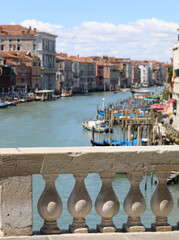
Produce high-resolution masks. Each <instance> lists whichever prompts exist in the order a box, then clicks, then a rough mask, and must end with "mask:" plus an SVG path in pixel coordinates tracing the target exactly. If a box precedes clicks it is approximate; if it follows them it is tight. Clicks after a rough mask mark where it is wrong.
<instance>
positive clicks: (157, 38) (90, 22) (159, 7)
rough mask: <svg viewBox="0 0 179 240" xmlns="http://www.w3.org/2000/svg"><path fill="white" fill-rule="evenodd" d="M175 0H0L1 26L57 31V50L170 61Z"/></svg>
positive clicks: (178, 22) (178, 5)
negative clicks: (13, 25) (7, 0)
mask: <svg viewBox="0 0 179 240" xmlns="http://www.w3.org/2000/svg"><path fill="white" fill-rule="evenodd" d="M178 9H179V1H178V0H172V1H168V0H165V1H162V0H155V1H154V0H150V1H143V0H125V1H124V0H122V1H121V0H113V1H109V0H103V1H102V0H51V1H46V0H43V1H41V0H36V1H35V0H31V1H26V2H25V1H24V0H23V1H22V0H16V1H9V3H8V4H7V2H5V1H2V2H1V14H0V24H12V23H14V24H22V25H24V26H29V25H31V26H32V27H36V28H37V29H39V30H43V31H49V32H51V33H54V34H57V35H58V38H57V52H61V51H63V52H67V53H68V54H69V55H77V54H80V55H81V56H88V55H104V54H105V55H106V54H107V55H109V56H116V57H130V58H132V59H156V60H160V61H169V59H170V57H171V56H172V47H173V44H174V43H175V42H176V41H177V28H179V17H178Z"/></svg>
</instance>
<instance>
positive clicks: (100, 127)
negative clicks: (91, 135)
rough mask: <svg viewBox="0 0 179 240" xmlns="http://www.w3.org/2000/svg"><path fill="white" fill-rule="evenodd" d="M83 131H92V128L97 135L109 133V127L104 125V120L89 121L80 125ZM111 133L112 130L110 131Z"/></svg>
mask: <svg viewBox="0 0 179 240" xmlns="http://www.w3.org/2000/svg"><path fill="white" fill-rule="evenodd" d="M82 125H83V127H84V129H87V130H89V131H92V128H93V127H94V131H95V132H99V133H107V132H109V126H108V125H107V124H106V122H105V121H104V120H89V121H86V122H83V123H82ZM111 132H112V129H111Z"/></svg>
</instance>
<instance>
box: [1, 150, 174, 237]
mask: <svg viewBox="0 0 179 240" xmlns="http://www.w3.org/2000/svg"><path fill="white" fill-rule="evenodd" d="M171 171H179V147H178V146H147V147H143V146H142V147H100V148H99V147H97V148H95V147H72V148H17V149H8V148H7V149H1V150H0V174H1V177H0V234H1V236H10V235H11V236H16V235H32V234H33V232H32V225H33V216H32V215H33V207H32V206H33V204H32V175H33V174H41V175H42V176H43V178H44V180H45V182H46V184H45V188H44V190H43V193H42V195H41V197H40V199H39V201H38V211H39V214H40V216H41V217H42V218H43V219H44V224H43V226H42V228H41V233H43V234H58V233H60V229H59V227H58V226H57V219H58V218H60V216H61V213H62V210H63V203H62V199H61V197H60V196H59V194H58V192H57V190H56V188H55V181H56V179H57V177H58V175H59V174H69V173H70V174H73V176H74V178H75V180H76V182H75V186H74V188H73V191H72V193H71V195H70V196H69V199H68V203H67V205H68V211H69V213H70V214H71V215H72V217H73V222H72V224H71V225H70V223H69V225H70V226H69V230H70V232H73V233H74V232H78V233H81V232H83V233H84V232H88V231H89V228H88V226H87V224H86V221H85V218H86V216H87V215H88V214H89V213H90V211H91V208H92V204H93V203H92V201H91V198H90V196H89V194H88V191H87V189H86V187H85V183H84V180H85V178H86V176H87V175H88V174H89V173H98V174H99V175H100V177H101V180H102V187H101V190H100V192H99V194H98V196H97V199H96V201H95V203H94V205H95V209H96V212H97V214H98V215H99V216H100V217H101V223H100V224H99V225H98V226H97V230H98V231H99V232H115V231H116V226H115V225H114V223H113V217H114V216H115V215H116V214H118V211H119V208H120V204H119V201H118V199H117V197H116V195H115V192H114V190H113V188H112V180H113V178H114V176H115V174H116V173H127V177H128V179H129V181H130V184H131V187H130V190H129V192H128V193H127V192H126V197H125V200H124V206H123V207H124V211H125V212H126V213H127V215H128V220H127V223H124V224H123V230H124V231H127V232H131V231H133V232H135V231H137V232H139V231H140V232H142V231H145V227H144V225H143V224H142V222H141V215H142V214H143V213H144V211H145V209H146V203H145V199H144V197H143V195H142V193H141V191H140V186H139V185H140V182H141V181H142V178H143V174H144V172H154V173H155V174H156V177H157V179H158V184H157V187H156V190H155V192H154V194H153V196H152V198H151V211H152V212H153V213H154V214H155V216H156V221H155V223H154V224H152V226H151V227H152V229H153V230H155V231H171V230H172V227H171V226H170V225H169V223H168V215H169V214H170V213H171V211H172V209H173V204H174V202H173V198H172V196H171V194H170V192H169V190H168V187H167V184H166V179H167V178H168V176H169V175H170V172H171ZM178 207H179V201H178ZM176 225H177V222H176ZM178 225H179V223H178ZM117 227H119V226H117ZM178 227H179V226H178Z"/></svg>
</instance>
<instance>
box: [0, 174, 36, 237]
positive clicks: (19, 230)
mask: <svg viewBox="0 0 179 240" xmlns="http://www.w3.org/2000/svg"><path fill="white" fill-rule="evenodd" d="M32 215H33V204H32V176H30V175H29V176H15V177H7V178H0V239H2V238H1V237H4V236H20V235H21V236H25V235H32V223H33V220H32ZM24 238H25V237H24Z"/></svg>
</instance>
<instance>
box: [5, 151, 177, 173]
mask: <svg viewBox="0 0 179 240" xmlns="http://www.w3.org/2000/svg"><path fill="white" fill-rule="evenodd" d="M109 159H110V161H109ZM159 170H161V171H164V170H167V171H172V170H175V171H176V170H177V171H178V170H179V146H146V147H144V146H142V147H136V146H134V147H115V148H114V147H101V148H98V147H71V148H69V147H68V148H19V149H10V150H9V149H0V174H1V177H7V176H18V175H32V174H60V173H62V174H65V173H80V172H84V173H95V172H97V173H102V172H121V173H122V172H130V171H131V172H132V171H159Z"/></svg>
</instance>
